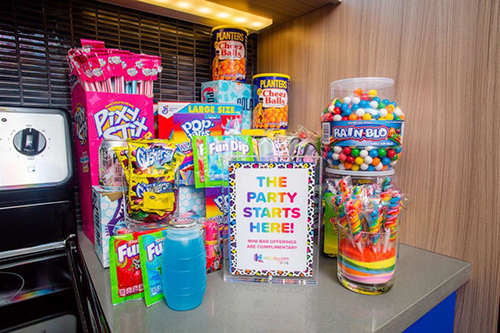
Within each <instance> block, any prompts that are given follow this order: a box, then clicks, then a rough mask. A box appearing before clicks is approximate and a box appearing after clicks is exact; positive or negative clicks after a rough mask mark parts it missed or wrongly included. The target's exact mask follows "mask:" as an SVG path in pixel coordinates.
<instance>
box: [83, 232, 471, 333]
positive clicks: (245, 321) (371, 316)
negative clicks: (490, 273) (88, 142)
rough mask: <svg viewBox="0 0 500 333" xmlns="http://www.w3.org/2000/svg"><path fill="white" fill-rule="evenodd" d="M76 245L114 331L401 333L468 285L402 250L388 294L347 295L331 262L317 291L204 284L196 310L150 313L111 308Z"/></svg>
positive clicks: (324, 261) (161, 307)
mask: <svg viewBox="0 0 500 333" xmlns="http://www.w3.org/2000/svg"><path fill="white" fill-rule="evenodd" d="M78 239H79V246H80V249H81V253H82V254H83V259H84V262H85V264H86V266H87V269H88V272H89V274H90V276H91V279H92V284H93V286H94V289H95V291H96V294H97V296H98V298H99V302H100V305H101V307H102V309H103V311H104V315H105V317H106V320H107V322H108V324H109V326H110V328H111V330H112V331H114V332H124V333H125V332H133V333H136V332H167V331H168V332H234V331H237V332H251V331H253V332H269V331H272V332H333V331H335V332H400V331H402V330H404V329H406V328H407V327H409V326H410V325H411V324H413V323H414V322H415V321H417V320H418V319H419V318H420V317H422V316H423V315H424V314H425V313H426V312H428V311H429V310H431V309H432V308H433V307H435V306H436V305H437V304H439V303H440V302H441V301H442V300H444V299H445V298H446V297H447V296H449V295H450V294H451V293H452V292H453V291H455V290H457V289H458V288H459V287H460V286H462V285H463V284H464V283H466V282H467V281H468V280H469V278H470V269H471V268H470V267H471V266H470V264H469V263H467V262H464V261H461V260H457V259H453V258H449V257H445V256H442V255H438V254H435V253H432V252H428V251H424V250H420V249H417V248H414V247H411V246H407V245H403V244H401V247H400V257H399V259H398V263H397V268H396V282H395V285H394V287H393V288H392V289H391V290H390V291H389V292H388V293H387V294H384V295H379V296H364V295H359V294H356V293H354V292H351V291H349V290H347V289H345V288H344V287H342V286H341V285H340V283H339V282H338V280H337V261H336V260H335V259H330V258H324V257H321V258H320V263H319V264H320V270H319V277H318V285H269V284H264V283H247V282H224V281H223V275H222V271H219V272H216V273H211V274H209V275H208V277H207V288H206V293H205V297H204V299H203V303H202V305H201V306H200V307H198V308H196V309H194V310H192V311H187V312H176V311H172V310H170V309H169V308H168V307H167V305H166V304H165V302H160V303H157V304H155V305H153V306H151V307H149V308H147V307H146V305H145V304H144V301H143V300H138V301H133V302H129V303H125V304H120V305H117V306H113V305H112V304H111V290H110V279H109V269H103V268H102V266H101V264H100V262H99V259H98V258H97V256H96V255H95V252H94V246H93V245H92V243H91V242H90V241H89V240H88V239H87V237H86V236H84V235H83V234H82V233H81V232H79V234H78Z"/></svg>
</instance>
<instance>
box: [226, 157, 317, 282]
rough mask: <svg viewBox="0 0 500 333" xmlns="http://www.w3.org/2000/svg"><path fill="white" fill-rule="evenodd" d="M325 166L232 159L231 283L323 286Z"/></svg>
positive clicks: (309, 161) (311, 161)
mask: <svg viewBox="0 0 500 333" xmlns="http://www.w3.org/2000/svg"><path fill="white" fill-rule="evenodd" d="M249 157H251V158H250V160H253V161H249ZM321 168H322V159H321V157H311V156H293V157H271V158H266V159H262V158H259V157H254V156H239V157H233V158H232V159H231V160H230V161H229V168H228V172H229V173H228V185H227V187H225V193H226V194H227V203H228V206H227V210H226V214H225V215H226V221H227V223H228V226H229V231H228V232H229V235H228V244H227V247H228V250H227V251H226V250H225V251H224V265H223V266H224V280H225V281H232V282H236V281H247V282H264V283H279V284H317V276H318V260H319V250H320V246H319V240H320V235H319V232H320V230H321V220H320V216H321V208H322V205H321V198H322V193H321V186H318V191H319V193H318V191H316V187H315V184H317V183H319V184H321V175H322V170H321ZM316 222H317V224H316V227H317V230H315V223H316Z"/></svg>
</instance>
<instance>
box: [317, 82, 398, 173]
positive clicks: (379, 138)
mask: <svg viewBox="0 0 500 333" xmlns="http://www.w3.org/2000/svg"><path fill="white" fill-rule="evenodd" d="M330 89H331V96H332V101H331V102H330V103H329V104H328V106H327V107H326V108H325V110H324V111H323V113H322V116H321V124H322V136H321V138H322V140H321V141H322V142H321V148H322V153H323V157H324V158H325V161H326V166H325V167H326V168H328V169H332V170H335V173H336V174H339V175H373V176H384V175H391V174H393V173H394V167H395V166H396V164H397V163H398V161H399V159H400V157H401V151H402V143H403V132H404V123H405V114H404V113H403V111H402V110H401V108H400V107H399V106H398V104H397V103H396V102H395V101H394V80H393V79H389V78H379V77H363V78H353V79H345V80H339V81H334V82H332V83H331V84H330Z"/></svg>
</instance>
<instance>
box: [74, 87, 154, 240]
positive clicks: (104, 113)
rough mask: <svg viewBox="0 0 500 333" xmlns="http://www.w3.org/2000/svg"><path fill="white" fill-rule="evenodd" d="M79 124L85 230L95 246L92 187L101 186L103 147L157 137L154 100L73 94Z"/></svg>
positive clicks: (77, 141) (77, 149) (76, 91)
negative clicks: (103, 144)
mask: <svg viewBox="0 0 500 333" xmlns="http://www.w3.org/2000/svg"><path fill="white" fill-rule="evenodd" d="M71 108H72V109H73V117H74V123H75V132H74V133H75V155H76V165H77V170H78V182H79V192H80V205H81V211H82V230H83V233H84V234H85V235H86V236H87V238H88V239H89V240H90V241H91V242H94V223H93V218H92V186H94V185H99V158H98V153H99V146H100V144H101V141H102V140H103V139H115V140H124V139H129V138H130V139H139V138H142V137H144V136H145V135H146V134H147V133H148V132H149V133H151V134H153V132H154V121H153V98H152V97H147V96H145V95H136V94H117V93H107V92H94V91H85V90H84V89H83V88H82V86H81V85H80V84H76V85H75V86H73V88H72V90H71Z"/></svg>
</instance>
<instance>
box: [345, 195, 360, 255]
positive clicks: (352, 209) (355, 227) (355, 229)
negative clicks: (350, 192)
mask: <svg viewBox="0 0 500 333" xmlns="http://www.w3.org/2000/svg"><path fill="white" fill-rule="evenodd" d="M360 207H361V200H359V199H351V200H349V201H348V202H347V206H346V208H347V221H348V222H349V228H350V230H351V234H352V237H353V239H354V243H355V244H356V246H357V247H358V249H359V250H360V252H363V248H362V247H361V239H362V234H361V231H362V227H361V219H360V217H359V212H358V211H359V208H360Z"/></svg>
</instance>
